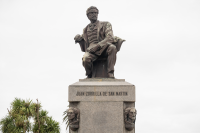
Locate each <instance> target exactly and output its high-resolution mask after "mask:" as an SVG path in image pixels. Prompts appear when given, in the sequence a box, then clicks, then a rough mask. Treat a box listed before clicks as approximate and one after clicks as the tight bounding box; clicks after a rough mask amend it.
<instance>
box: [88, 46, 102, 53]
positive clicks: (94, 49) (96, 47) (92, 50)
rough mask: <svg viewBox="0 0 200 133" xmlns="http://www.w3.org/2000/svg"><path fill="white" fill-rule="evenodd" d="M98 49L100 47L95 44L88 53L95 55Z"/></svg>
mask: <svg viewBox="0 0 200 133" xmlns="http://www.w3.org/2000/svg"><path fill="white" fill-rule="evenodd" d="M99 49H100V45H99V44H97V45H96V46H94V47H92V48H91V49H90V50H89V52H90V53H95V52H96V51H97V50H99Z"/></svg>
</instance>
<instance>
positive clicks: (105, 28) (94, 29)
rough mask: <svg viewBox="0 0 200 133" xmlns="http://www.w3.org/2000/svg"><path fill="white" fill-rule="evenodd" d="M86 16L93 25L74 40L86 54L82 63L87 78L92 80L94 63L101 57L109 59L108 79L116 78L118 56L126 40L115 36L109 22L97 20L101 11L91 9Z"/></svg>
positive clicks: (92, 7) (89, 25) (87, 27)
mask: <svg viewBox="0 0 200 133" xmlns="http://www.w3.org/2000/svg"><path fill="white" fill-rule="evenodd" d="M86 14H87V17H88V19H89V20H90V22H91V23H90V24H88V25H87V26H86V27H85V28H84V29H83V34H82V35H79V34H78V35H76V36H75V38H74V40H75V42H76V43H77V42H78V43H79V44H80V47H81V50H82V52H85V54H84V56H83V58H82V62H83V66H84V68H85V71H86V75H87V78H92V70H93V62H94V61H96V60H97V59H98V58H99V57H105V58H107V75H108V76H107V77H108V78H114V65H115V62H116V54H117V52H118V51H119V50H120V47H121V45H122V43H123V41H125V40H122V39H120V38H119V37H116V36H114V35H113V30H112V26H111V24H110V23H109V22H102V21H99V20H97V18H98V14H99V10H98V9H97V8H96V7H94V6H91V7H89V8H88V9H87V11H86Z"/></svg>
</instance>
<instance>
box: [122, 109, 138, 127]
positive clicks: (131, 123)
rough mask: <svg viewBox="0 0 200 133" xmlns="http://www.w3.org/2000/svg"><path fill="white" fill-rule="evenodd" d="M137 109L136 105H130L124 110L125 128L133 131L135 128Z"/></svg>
mask: <svg viewBox="0 0 200 133" xmlns="http://www.w3.org/2000/svg"><path fill="white" fill-rule="evenodd" d="M136 114H137V111H136V109H135V108H134V107H128V108H126V109H125V111H124V122H125V128H126V130H128V131H132V130H133V129H134V128H135V120H136Z"/></svg>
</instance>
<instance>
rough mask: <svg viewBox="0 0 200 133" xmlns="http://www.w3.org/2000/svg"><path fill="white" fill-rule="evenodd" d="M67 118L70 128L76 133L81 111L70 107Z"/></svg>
mask: <svg viewBox="0 0 200 133" xmlns="http://www.w3.org/2000/svg"><path fill="white" fill-rule="evenodd" d="M67 116H68V121H69V128H70V129H71V130H72V131H76V130H77V129H78V128H79V121H80V110H79V109H78V108H74V107H70V108H69V109H68V110H67Z"/></svg>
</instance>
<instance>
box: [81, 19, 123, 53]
mask: <svg viewBox="0 0 200 133" xmlns="http://www.w3.org/2000/svg"><path fill="white" fill-rule="evenodd" d="M88 26H89V24H88V25H87V26H86V27H85V28H84V29H83V34H82V36H81V37H82V40H81V41H80V42H79V44H80V47H81V50H82V52H87V50H88V48H89V45H90V44H89V41H88V36H87V29H88ZM96 26H97V40H98V44H99V45H100V47H101V48H100V50H98V51H96V52H95V54H96V55H101V54H102V52H103V51H104V50H105V49H106V48H107V46H109V44H110V43H111V44H114V45H115V46H116V48H117V51H119V50H120V48H121V45H122V43H123V42H124V41H125V40H123V39H121V38H119V37H116V36H114V35H113V31H112V26H111V24H110V23H109V22H101V21H98V22H97V25H96Z"/></svg>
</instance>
